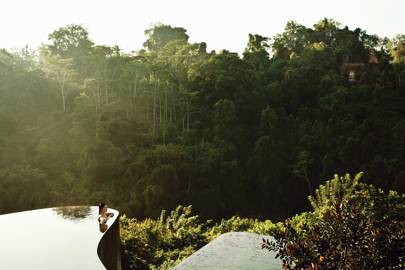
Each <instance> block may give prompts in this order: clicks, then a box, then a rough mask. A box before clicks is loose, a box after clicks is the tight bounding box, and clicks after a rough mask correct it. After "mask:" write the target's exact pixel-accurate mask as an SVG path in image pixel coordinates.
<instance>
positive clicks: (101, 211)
mask: <svg viewBox="0 0 405 270" xmlns="http://www.w3.org/2000/svg"><path fill="white" fill-rule="evenodd" d="M107 211H108V208H107V205H106V204H105V203H100V204H99V206H98V222H99V223H100V224H106V223H107V220H108V219H109V218H110V217H113V216H114V213H108V212H107Z"/></svg>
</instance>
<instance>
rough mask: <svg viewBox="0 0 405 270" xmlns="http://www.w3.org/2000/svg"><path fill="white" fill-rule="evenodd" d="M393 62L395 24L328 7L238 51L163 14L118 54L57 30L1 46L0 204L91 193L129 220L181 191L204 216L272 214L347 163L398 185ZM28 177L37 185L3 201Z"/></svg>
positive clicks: (298, 204) (7, 207) (396, 55)
mask: <svg viewBox="0 0 405 270" xmlns="http://www.w3.org/2000/svg"><path fill="white" fill-rule="evenodd" d="M370 59H374V60H373V61H374V62H373V61H371V62H370ZM376 59H377V60H378V61H377V62H378V64H377V63H376V62H375V60H376ZM402 60H403V36H402V35H398V36H396V37H395V38H393V39H391V40H388V39H386V38H379V37H376V36H373V35H369V34H367V33H366V32H365V31H364V30H362V29H359V28H356V29H349V28H348V27H344V26H342V25H341V24H339V23H338V22H336V21H334V20H332V19H323V20H321V21H320V22H318V23H317V24H315V25H314V26H313V27H306V26H303V25H301V24H299V23H297V22H288V23H287V25H286V28H285V30H284V31H283V32H282V33H280V34H278V35H276V36H275V37H273V38H268V37H264V36H261V35H260V34H249V35H248V37H247V45H246V49H245V51H244V52H243V56H240V55H238V54H237V53H234V52H230V51H226V50H224V51H220V52H216V51H212V52H207V45H206V44H205V43H203V42H202V43H192V42H190V41H189V35H188V33H187V31H186V29H184V28H182V27H175V26H170V25H163V24H156V25H153V26H151V27H150V28H149V29H147V30H146V31H145V44H144V48H143V49H141V50H139V51H134V52H131V53H124V52H122V51H121V50H120V49H119V48H118V47H117V46H103V45H99V44H95V43H94V42H93V41H92V40H91V36H90V34H89V33H88V32H87V30H86V29H85V28H84V27H83V26H81V25H67V26H64V27H61V28H58V29H56V30H55V31H53V32H52V33H50V35H49V40H48V42H47V44H45V45H43V46H42V47H41V48H39V49H38V50H36V51H29V50H28V49H27V48H26V49H24V50H23V51H21V52H8V51H6V50H0V82H1V83H0V176H1V178H0V189H1V190H2V191H1V195H2V196H3V197H4V198H1V199H0V200H2V201H1V204H0V211H1V212H2V213H6V212H13V211H20V210H27V209H31V208H33V207H35V208H40V207H47V206H54V205H64V204H77V203H79V202H80V204H89V205H90V204H91V205H93V204H96V203H97V202H98V201H100V200H102V201H108V202H109V204H110V205H112V206H113V207H116V208H119V209H120V210H121V211H123V212H125V213H127V214H128V216H135V217H137V218H146V217H152V218H156V217H158V216H159V213H160V211H161V210H162V209H173V208H175V207H176V205H179V204H183V205H189V204H191V205H193V206H194V207H195V210H196V212H197V213H198V214H199V215H200V216H201V217H203V218H206V219H207V218H212V219H214V220H216V221H219V220H221V219H223V218H224V219H227V218H229V217H231V216H234V215H239V216H249V217H252V218H271V219H272V220H275V221H277V220H282V219H284V218H286V217H289V216H291V215H293V214H296V213H299V212H301V211H303V210H307V209H308V208H309V207H310V204H309V203H308V202H307V201H306V197H307V196H308V195H311V194H313V192H314V188H315V187H316V186H318V185H319V184H322V183H323V179H325V178H326V177H327V176H328V175H331V174H333V173H335V172H337V173H344V172H355V171H358V170H364V171H367V179H365V181H366V182H368V183H371V184H374V185H375V186H376V187H378V188H382V189H383V190H389V189H394V190H397V191H399V192H403V191H405V170H404V168H405V137H404V134H405V132H404V123H403V119H404V117H405V111H404V108H405V105H404V104H405V95H404V93H405V92H404V86H405V83H404V82H405V77H404V76H405V73H404V65H403V61H402ZM350 65H355V66H358V67H361V68H359V70H358V71H356V72H358V73H357V74H356V78H357V80H356V81H355V82H349V81H348V73H347V72H348V70H347V69H346V68H345V67H347V66H350ZM31 178H32V179H33V180H32V181H34V182H35V183H36V184H33V185H29V184H28V183H26V182H24V181H22V180H21V179H31ZM13 183H15V184H13ZM65 186H69V187H71V188H65ZM35 187H42V188H43V189H44V190H47V191H49V192H47V193H46V194H36V192H34V191H33V192H32V194H36V195H35V200H34V201H33V200H30V199H26V200H25V199H23V198H22V199H18V203H16V202H14V201H13V200H12V198H19V197H21V196H22V195H21V194H25V195H24V196H29V195H31V193H30V191H29V190H26V189H31V188H33V190H34V189H35ZM22 190H23V191H24V192H22ZM117 194H119V195H117ZM6 198H7V199H6Z"/></svg>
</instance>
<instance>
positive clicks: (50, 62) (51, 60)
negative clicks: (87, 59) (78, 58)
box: [41, 49, 77, 113]
mask: <svg viewBox="0 0 405 270" xmlns="http://www.w3.org/2000/svg"><path fill="white" fill-rule="evenodd" d="M41 62H42V69H43V70H44V71H45V73H46V74H47V76H48V77H49V78H51V79H53V80H54V81H55V82H56V83H57V84H58V88H59V94H60V97H61V100H62V111H63V112H64V113H65V112H66V97H67V95H68V91H69V86H72V85H73V83H74V79H75V78H76V76H77V73H76V71H75V69H74V64H73V59H72V58H62V57H60V56H53V55H51V54H50V53H49V51H47V50H46V49H44V50H42V51H41Z"/></svg>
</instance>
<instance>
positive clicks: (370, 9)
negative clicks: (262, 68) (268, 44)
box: [0, 0, 405, 53]
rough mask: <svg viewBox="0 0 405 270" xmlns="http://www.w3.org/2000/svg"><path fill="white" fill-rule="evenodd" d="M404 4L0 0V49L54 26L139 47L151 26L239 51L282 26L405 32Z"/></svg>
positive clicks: (393, 0) (44, 35) (378, 0)
mask: <svg viewBox="0 0 405 270" xmlns="http://www.w3.org/2000/svg"><path fill="white" fill-rule="evenodd" d="M404 11H405V0H384V1H383V0H334V1H331V0H267V1H266V0H248V1H245V0H199V1H195V0H145V1H142V0H109V1H108V0H2V1H1V4H0V48H6V49H17V50H18V49H21V48H23V47H24V46H26V45H28V46H29V47H30V48H31V49H36V48H37V47H38V46H40V45H41V44H44V43H45V44H46V43H47V42H48V41H47V40H48V35H49V34H50V33H52V32H53V31H54V30H56V29H58V28H59V27H63V26H66V25H69V24H80V25H82V26H83V27H85V28H86V29H87V30H88V31H89V33H90V38H91V40H92V41H93V42H95V43H96V44H98V45H110V46H114V45H118V46H119V47H120V48H121V49H123V50H124V51H126V52H130V51H134V50H139V49H141V48H142V43H143V42H144V41H145V36H144V30H146V29H148V28H149V27H150V26H151V25H152V24H153V23H157V22H160V23H163V24H169V25H171V26H177V27H184V28H185V29H187V33H188V35H189V36H190V42H206V43H207V45H208V50H217V51H219V50H222V49H227V50H229V51H233V52H239V53H240V52H242V51H243V49H244V48H245V46H246V44H247V38H248V34H249V33H252V34H260V35H263V36H267V37H272V36H274V35H275V34H277V33H281V32H282V31H283V29H284V26H285V24H286V22H287V21H290V20H294V21H296V22H298V23H300V24H303V25H305V26H307V27H312V26H313V25H314V24H315V23H316V22H318V21H320V20H321V19H323V18H333V19H335V20H337V21H338V22H340V23H341V24H342V25H343V26H344V25H347V26H348V27H349V28H350V29H354V28H356V27H360V28H362V29H363V30H366V31H367V33H369V34H377V35H379V36H385V37H389V38H392V37H394V36H395V35H396V34H405V16H404Z"/></svg>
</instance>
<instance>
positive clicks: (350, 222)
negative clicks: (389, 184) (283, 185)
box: [263, 173, 405, 269]
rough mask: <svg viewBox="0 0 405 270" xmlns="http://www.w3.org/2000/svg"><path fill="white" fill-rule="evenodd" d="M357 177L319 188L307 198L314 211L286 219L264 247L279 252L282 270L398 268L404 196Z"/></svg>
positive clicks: (404, 242) (404, 249) (403, 247)
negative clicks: (272, 240)
mask: <svg viewBox="0 0 405 270" xmlns="http://www.w3.org/2000/svg"><path fill="white" fill-rule="evenodd" d="M361 176H362V173H360V174H357V175H356V177H355V178H354V179H352V178H351V177H350V175H348V174H347V175H345V176H344V177H339V176H337V175H335V177H334V178H333V179H332V180H330V181H328V182H326V183H325V185H321V186H320V187H319V188H318V189H317V190H316V192H315V196H314V197H309V200H310V202H311V205H312V207H313V209H314V210H313V212H310V213H303V214H301V215H298V216H295V217H293V218H291V219H289V220H287V221H285V223H284V226H283V228H279V229H278V230H276V231H275V233H274V234H273V235H274V236H275V238H276V242H269V241H265V242H264V243H263V248H267V249H269V250H274V251H276V252H278V256H279V257H280V258H281V259H282V260H283V262H284V268H285V269H302V268H306V269H403V267H404V266H405V262H404V260H405V254H404V253H405V239H404V238H405V203H404V202H405V196H404V195H400V194H398V193H396V192H393V191H391V192H389V193H388V194H387V193H385V192H383V191H382V190H380V189H377V188H375V187H374V186H372V185H368V184H365V183H362V182H361V181H360V179H361Z"/></svg>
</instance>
